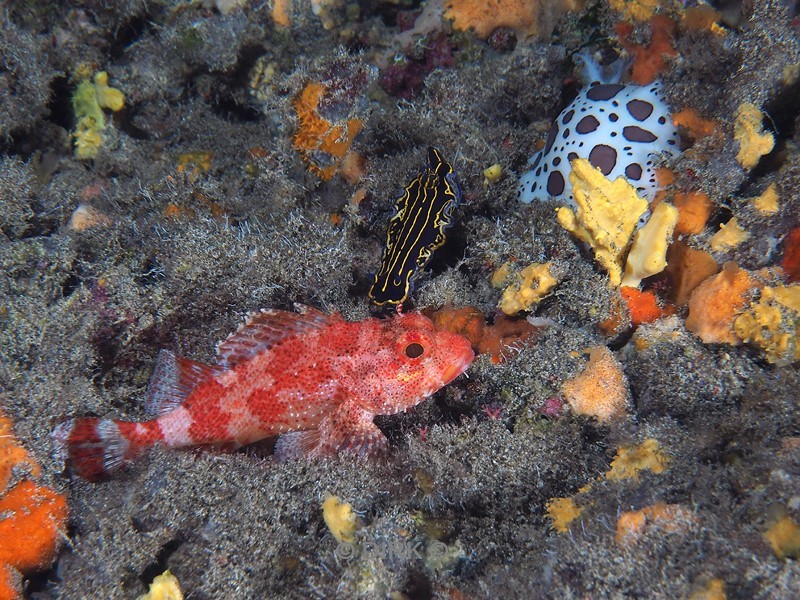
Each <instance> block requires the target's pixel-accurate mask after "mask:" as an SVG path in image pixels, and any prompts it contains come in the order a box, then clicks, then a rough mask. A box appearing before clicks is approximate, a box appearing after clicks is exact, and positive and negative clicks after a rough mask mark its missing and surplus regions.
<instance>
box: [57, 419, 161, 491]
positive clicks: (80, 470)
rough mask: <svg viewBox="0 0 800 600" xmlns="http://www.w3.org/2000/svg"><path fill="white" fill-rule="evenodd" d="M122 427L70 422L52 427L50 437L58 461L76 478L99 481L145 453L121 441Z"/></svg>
mask: <svg viewBox="0 0 800 600" xmlns="http://www.w3.org/2000/svg"><path fill="white" fill-rule="evenodd" d="M122 424H124V422H123V421H112V420H110V419H98V418H95V417H85V418H80V419H70V420H68V421H65V422H63V423H61V424H60V425H59V426H58V427H56V428H55V429H54V430H53V434H52V435H53V438H54V439H55V440H56V443H57V444H58V446H59V453H60V455H61V457H62V458H63V459H64V460H65V461H66V462H67V464H68V465H69V466H70V468H71V469H72V470H73V471H74V472H75V473H76V474H77V475H80V476H81V477H83V478H84V479H87V480H89V481H101V480H103V479H106V478H108V477H110V476H111V475H112V474H114V473H115V472H116V471H118V470H119V469H120V468H122V467H123V466H124V465H125V464H127V463H128V462H130V461H131V460H132V459H133V458H135V457H136V456H138V455H139V454H141V453H142V452H144V450H145V449H146V446H142V445H141V444H136V443H133V442H132V441H130V440H129V439H127V438H126V437H125V435H124V434H123V432H122V430H121V428H120V425H122Z"/></svg>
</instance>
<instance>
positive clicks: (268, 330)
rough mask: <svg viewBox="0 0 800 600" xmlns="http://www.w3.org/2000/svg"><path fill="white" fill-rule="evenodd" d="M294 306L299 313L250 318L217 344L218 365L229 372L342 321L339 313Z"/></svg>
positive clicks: (263, 313) (271, 311) (271, 312)
mask: <svg viewBox="0 0 800 600" xmlns="http://www.w3.org/2000/svg"><path fill="white" fill-rule="evenodd" d="M294 306H295V309H297V311H298V312H289V311H288V310H277V309H262V310H260V311H257V312H252V313H250V314H249V315H247V319H246V320H245V322H244V323H242V324H241V325H239V328H238V329H237V330H236V331H235V332H233V333H232V334H231V335H229V336H228V337H227V338H226V339H225V340H223V341H222V342H220V343H219V344H217V365H219V366H220V367H225V368H227V369H230V368H232V367H235V366H236V365H238V364H240V363H242V362H244V361H246V360H247V359H249V358H252V357H254V356H255V355H256V354H259V353H261V352H265V351H267V350H269V349H270V348H272V347H273V346H277V345H278V344H280V343H281V342H283V341H284V340H286V339H288V338H290V337H294V336H296V335H302V334H303V333H307V332H309V331H311V330H314V329H319V328H321V327H325V326H326V325H329V324H331V323H332V322H335V321H337V320H340V319H341V316H340V315H339V314H338V313H335V314H326V313H324V312H322V311H321V310H317V309H316V308H311V307H309V306H304V305H302V304H295V305H294Z"/></svg>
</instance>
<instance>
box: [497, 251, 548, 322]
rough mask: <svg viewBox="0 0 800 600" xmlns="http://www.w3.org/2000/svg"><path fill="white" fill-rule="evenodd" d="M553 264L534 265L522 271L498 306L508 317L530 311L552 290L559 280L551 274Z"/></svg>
mask: <svg viewBox="0 0 800 600" xmlns="http://www.w3.org/2000/svg"><path fill="white" fill-rule="evenodd" d="M551 266H552V263H549V262H548V263H532V264H530V265H528V266H527V267H525V268H524V269H522V271H520V273H519V275H517V277H516V278H515V281H513V282H512V283H511V285H509V286H508V287H507V288H506V289H505V291H504V292H503V296H502V297H501V298H500V303H499V304H498V306H499V307H500V310H502V311H503V312H504V313H505V314H507V315H515V314H517V313H519V312H521V311H523V310H530V308H531V307H532V306H534V305H535V304H537V303H538V302H539V300H541V299H542V298H544V297H545V296H546V295H547V294H548V293H549V292H550V290H552V289H553V288H554V287H555V286H556V284H557V283H558V280H557V279H556V278H555V277H553V274H552V273H551V272H550V267H551Z"/></svg>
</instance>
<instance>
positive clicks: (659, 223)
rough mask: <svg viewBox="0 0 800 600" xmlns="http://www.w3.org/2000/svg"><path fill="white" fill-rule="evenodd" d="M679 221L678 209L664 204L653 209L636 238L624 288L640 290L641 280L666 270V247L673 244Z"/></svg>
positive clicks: (627, 265)
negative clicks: (638, 288)
mask: <svg viewBox="0 0 800 600" xmlns="http://www.w3.org/2000/svg"><path fill="white" fill-rule="evenodd" d="M677 222H678V209H676V208H675V207H674V206H672V205H671V204H669V203H667V202H661V203H659V205H658V206H656V208H655V210H653V214H652V215H650V220H649V221H647V224H645V226H644V227H642V228H641V229H640V230H639V231H637V232H636V236H635V237H634V238H633V245H632V246H631V251H630V252H629V253H628V261H627V262H626V263H625V275H624V277H623V278H622V285H623V286H626V287H639V284H640V283H641V282H642V279H644V278H645V277H650V276H651V275H655V274H657V273H661V271H663V270H664V269H665V268H666V267H667V247H668V246H669V244H670V242H672V232H673V231H674V230H675V224H676V223H677Z"/></svg>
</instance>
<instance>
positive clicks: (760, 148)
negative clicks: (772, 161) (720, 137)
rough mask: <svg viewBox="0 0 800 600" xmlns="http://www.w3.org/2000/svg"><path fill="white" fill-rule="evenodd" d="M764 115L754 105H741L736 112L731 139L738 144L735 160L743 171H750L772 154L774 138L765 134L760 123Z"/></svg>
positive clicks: (767, 133) (747, 103)
mask: <svg viewBox="0 0 800 600" xmlns="http://www.w3.org/2000/svg"><path fill="white" fill-rule="evenodd" d="M763 120H764V114H763V113H762V112H761V110H760V109H759V108H758V107H757V106H756V105H754V104H750V103H749V102H744V103H742V104H741V105H740V106H739V108H738V109H737V110H736V118H735V120H734V122H733V139H735V140H736V141H737V142H739V153H738V154H737V155H736V160H737V161H738V162H739V164H740V165H742V166H743V167H744V168H745V169H752V168H753V167H755V166H756V165H757V164H758V161H759V160H761V157H762V156H764V155H765V154H769V153H770V152H772V149H773V148H774V147H775V138H774V137H773V136H772V134H771V133H769V132H765V131H764V128H763V127H762V125H761V123H762V121H763Z"/></svg>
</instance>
